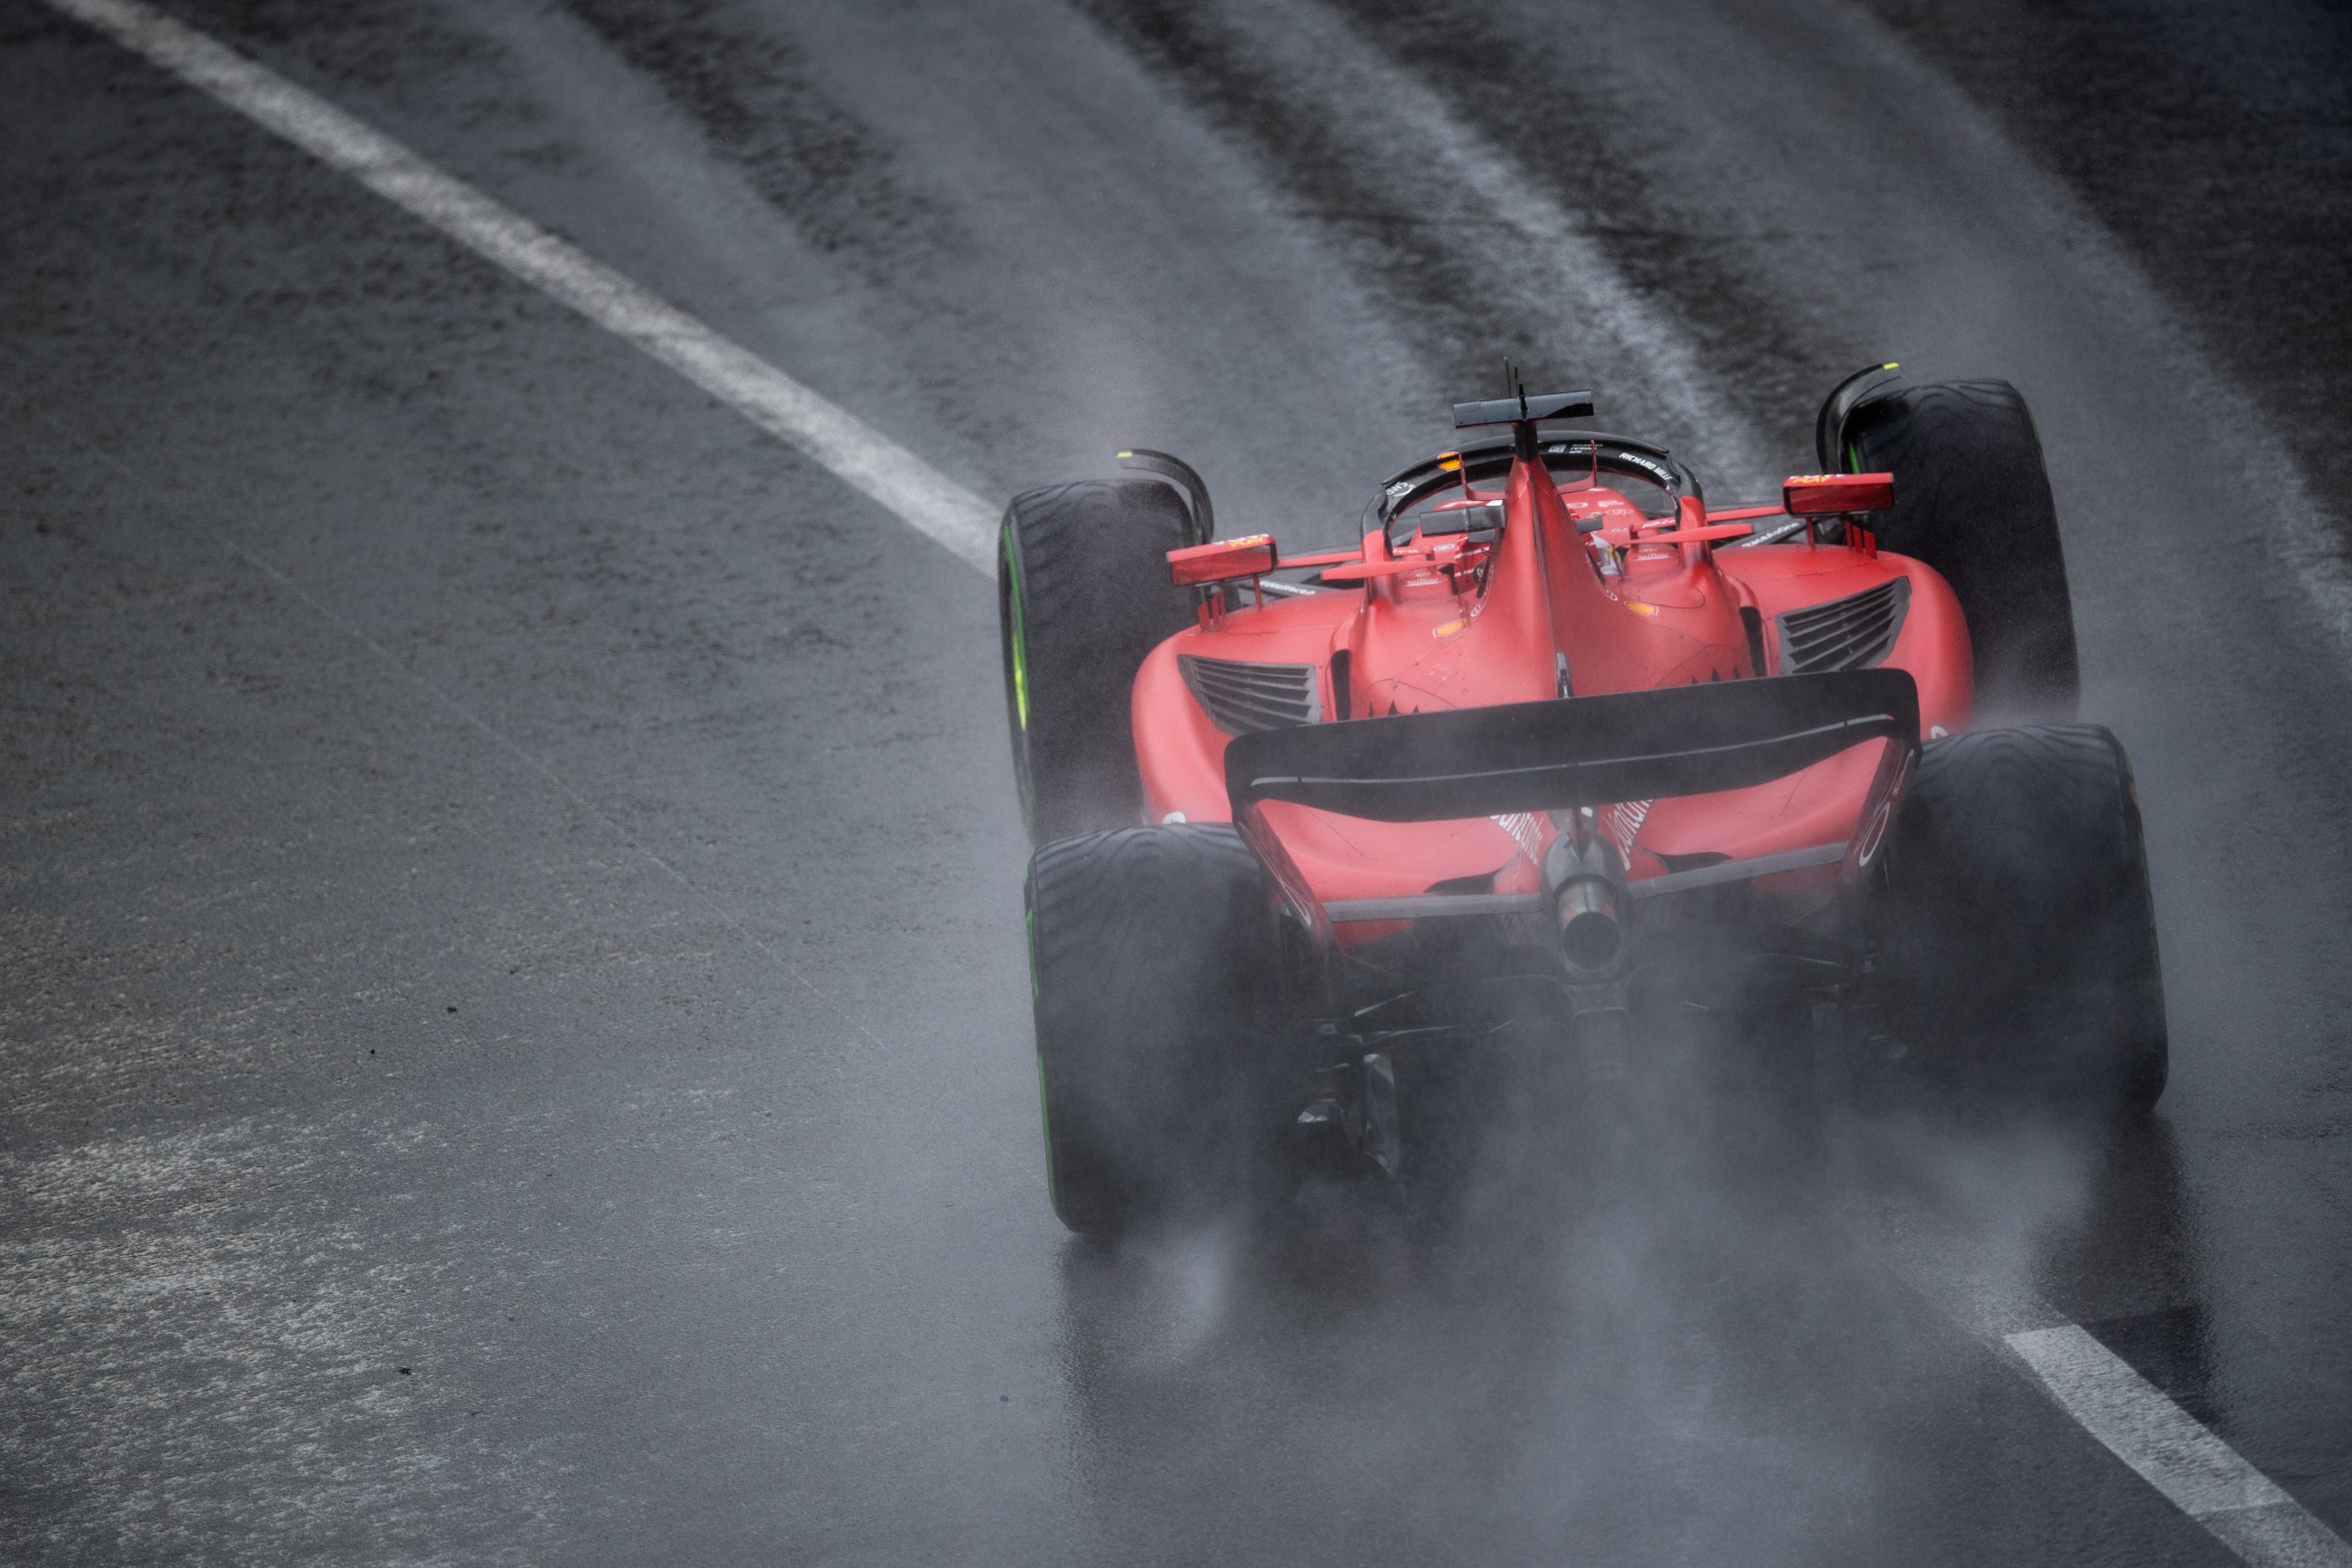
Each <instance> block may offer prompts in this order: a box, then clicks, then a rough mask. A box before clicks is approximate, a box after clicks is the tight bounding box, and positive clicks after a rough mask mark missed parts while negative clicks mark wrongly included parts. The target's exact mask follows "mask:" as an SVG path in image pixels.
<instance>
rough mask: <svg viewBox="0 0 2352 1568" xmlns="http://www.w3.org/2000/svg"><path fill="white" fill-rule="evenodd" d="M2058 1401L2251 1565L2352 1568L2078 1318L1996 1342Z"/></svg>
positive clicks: (2318, 1529)
mask: <svg viewBox="0 0 2352 1568" xmlns="http://www.w3.org/2000/svg"><path fill="white" fill-rule="evenodd" d="M2003 1343H2005V1344H2007V1345H2008V1346H2009V1348H2010V1349H2011V1351H2012V1352H2015V1353H2016V1355H2017V1358H2018V1359H2019V1360H2020V1361H2021V1362H2023V1363H2025V1365H2026V1367H2027V1369H2028V1370H2030V1371H2031V1372H2032V1373H2033V1375H2034V1376H2035V1377H2036V1378H2037V1379H2039V1380H2040V1381H2041V1384H2042V1387H2043V1388H2044V1389H2045V1390H2047V1391H2048V1393H2049V1394H2050V1397H2051V1398H2052V1399H2053V1400H2054V1401H2056V1402H2057V1405H2058V1407H2059V1408H2060V1409H2062V1410H2063V1411H2064V1412H2065V1413H2066V1414H2067V1415H2070V1416H2072V1417H2074V1420H2075V1422H2076V1423H2077V1424H2078V1425H2080V1426H2082V1427H2083V1428H2084V1430H2085V1431H2087V1432H2089V1433H2090V1434H2091V1436H2094V1437H2096V1438H2097V1439H2098V1440H2099V1441H2100V1442H2101V1443H2103V1444H2105V1445H2106V1447H2107V1449H2108V1451H2109V1452H2111V1453H2113V1454H2114V1455H2115V1456H2116V1458H2119V1459H2121V1460H2122V1461H2123V1462H2124V1463H2125V1464H2126V1465H2128V1466H2130V1467H2131V1468H2132V1469H2133V1470H2134V1471H2136V1472H2137V1474H2138V1476H2139V1478H2140V1479H2142V1480H2144V1481H2146V1482H2147V1484H2148V1485H2150V1486H2152V1487H2154V1488H2155V1489H2157V1490H2158V1491H2159V1492H2161V1493H2163V1494H2164V1496H2165V1497H2166V1498H2167V1499H2168V1500H2170V1501H2171V1503H2172V1504H2173V1506H2174V1507H2176V1508H2178V1509H2179V1510H2180V1511H2181V1512H2183V1513H2185V1514H2187V1515H2188V1516H2189V1518H2191V1519H2193V1520H2195V1521H2197V1522H2198V1523H2200V1524H2201V1525H2203V1526H2204V1527H2205V1528H2206V1529H2207V1530H2209V1531H2212V1533H2213V1534H2214V1535H2215V1536H2216V1537H2217V1538H2219V1539H2220V1540H2221V1542H2222V1543H2223V1544H2224V1545H2226V1546H2228V1547H2229V1548H2230V1549H2231V1551H2233V1552H2236V1553H2237V1554H2238V1555H2239V1556H2240V1557H2242V1558H2243V1559H2245V1561H2247V1562H2248V1563H2255V1564H2257V1565H2258V1568H2315V1565H2318V1564H2328V1565H2331V1568H2336V1565H2342V1568H2352V1547H2347V1545H2346V1544H2345V1543H2344V1542H2343V1541H2342V1539H2340V1538H2339V1537H2338V1536H2336V1534H2335V1533H2334V1532H2333V1531H2330V1530H2329V1529H2328V1528H2327V1526H2326V1525H2325V1524H2323V1523H2321V1522H2320V1521H2318V1520H2317V1519H2316V1518H2315V1517H2313V1515H2312V1514H2311V1513H2310V1512H2308V1511H2307V1510H2305V1508H2304V1507H2303V1505H2302V1504H2300V1503H2298V1502H2296V1501H2295V1500H2294V1499H2293V1498H2291V1497H2289V1496H2287V1494H2286V1493H2285V1492H2284V1490H2282V1489H2280V1487H2279V1485H2278V1483H2276V1482H2275V1481H2273V1480H2272V1479H2270V1478H2269V1477H2268V1476H2265V1475H2263V1473H2262V1472H2261V1471H2260V1470H2258V1469H2256V1468H2254V1467H2253V1466H2252V1465H2250V1464H2248V1463H2247V1462H2246V1461H2245V1460H2244V1459H2243V1458H2241V1457H2240V1456H2239V1454H2238V1451H2237V1450H2236V1449H2234V1448H2232V1447H2230V1445H2229V1444H2227V1443H2225V1442H2223V1441H2222V1440H2221V1438H2220V1437H2218V1436H2214V1434H2213V1433H2212V1432H2211V1430H2210V1429H2209V1428H2207V1427H2206V1426H2203V1425H2201V1424H2200V1423H2199V1422H2198V1421H2197V1419H2196V1418H2195V1417H2194V1416H2191V1415H2189V1412H2187V1411H2186V1410H2183V1409H2181V1408H2180V1406H2179V1405H2175V1404H2174V1403H2173V1402H2172V1401H2171V1400H2170V1399H2168V1398H2167V1397H2166V1396H2165V1395H2164V1394H2163V1393H2162V1392H2160V1391H2159V1390H2158V1388H2157V1387H2156V1386H2155V1385H2154V1384H2151V1383H2149V1382H2148V1381H2147V1379H2146V1378H2144V1377H2142V1376H2140V1374H2139V1373H2137V1372H2135V1371H2134V1370H2132V1368H2131V1366H2130V1365H2129V1363H2126V1362H2125V1361H2124V1359H2123V1358H2122V1357H2121V1356H2118V1355H2116V1353H2115V1352H2113V1351H2111V1350H2109V1349H2107V1347H2106V1346H2105V1345H2103V1344H2101V1343H2100V1342H2098V1341H2097V1340H2096V1339H2095V1338H2093V1337H2092V1335H2091V1333H2090V1331H2088V1330H2086V1329H2084V1328H2083V1327H2081V1326H2080V1325H2078V1324H2075V1323H2066V1324H2063V1325H2062V1326H2060V1327H2057V1328H2048V1329H2029V1330H2026V1331H2022V1332H2020V1333H2013V1334H2010V1335H2008V1336H2006V1337H2005V1338H2004V1340H2003Z"/></svg>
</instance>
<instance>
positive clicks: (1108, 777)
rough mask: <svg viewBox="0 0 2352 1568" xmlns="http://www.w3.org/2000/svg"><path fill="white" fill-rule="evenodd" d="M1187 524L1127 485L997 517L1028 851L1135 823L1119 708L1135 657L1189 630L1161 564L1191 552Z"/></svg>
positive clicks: (1009, 694) (1095, 488) (1154, 496)
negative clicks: (1185, 549) (1176, 553)
mask: <svg viewBox="0 0 2352 1568" xmlns="http://www.w3.org/2000/svg"><path fill="white" fill-rule="evenodd" d="M1189 515H1190V514H1189V513H1188V512H1187V511H1186V510H1185V507H1184V503H1183V501H1182V500H1180V499H1179V498H1178V496H1177V494H1176V492H1175V491H1174V490H1172V489H1169V488H1168V487H1167V486H1165V485H1162V484H1158V483H1155V482H1152V481H1150V480H1139V479H1130V480H1123V481H1112V482H1104V481H1097V480H1089V481H1085V482H1081V483H1077V484H1067V485H1055V486H1052V487H1050V488H1048V489H1037V490H1031V491H1029V492H1027V493H1026V494H1024V495H1019V496H1015V497H1014V498H1013V503H1012V504H1011V505H1010V506H1008V507H1006V508H1005V509H1004V521H1003V525H1002V526H1001V527H1000V528H999V530H998V532H997V552H996V597H997V614H998V622H999V627H1000V633H1001V640H1002V643H1003V653H1004V700H1005V708H1006V714H1007V718H1008V720H1009V721H1010V723H1011V725H1012V731H1013V773H1014V776H1015V778H1016V779H1017V780H1018V782H1019V784H1020V787H1021V809H1022V816H1023V819H1024V821H1025V822H1026V823H1027V824H1028V827H1029V837H1030V841H1031V842H1032V843H1036V844H1043V843H1046V842H1048V841H1050V840H1052V839H1055V838H1066V837H1071V836H1073V835H1076V834H1080V833H1092V832H1097V831H1099V830H1102V829H1105V828H1112V827H1123V826H1128V825H1129V824H1132V823H1134V822H1137V821H1139V819H1140V818H1141V816H1142V812H1143V791H1142V785H1141V784H1140V782H1139V780H1138V778H1137V775H1136V765H1135V741H1134V737H1133V734H1132V732H1131V731H1130V730H1129V715H1128V702H1129V694H1130V692H1131V690H1132V689H1133V686H1134V681H1135V672H1136V671H1137V669H1139V668H1141V666H1142V664H1143V658H1144V656H1145V655H1146V654H1148V653H1150V651H1151V650H1152V648H1153V647H1157V646H1158V645H1159V644H1160V641H1161V640H1162V639H1164V638H1166V637H1169V636H1171V634H1173V633H1175V632H1178V631H1181V630H1182V629H1183V628H1184V627H1185V626H1187V625H1189V624H1190V623H1191V621H1192V599H1191V596H1190V594H1189V593H1188V591H1187V590H1185V589H1182V588H1179V587H1176V586H1175V585H1174V584H1171V583H1170V582H1169V580H1168V560H1167V552H1169V551H1171V550H1174V549H1178V548H1180V547H1181V546H1182V545H1184V544H1186V543H1189V542H1191V541H1190V539H1189V538H1188V536H1187V533H1186V530H1187V528H1188V526H1189Z"/></svg>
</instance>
